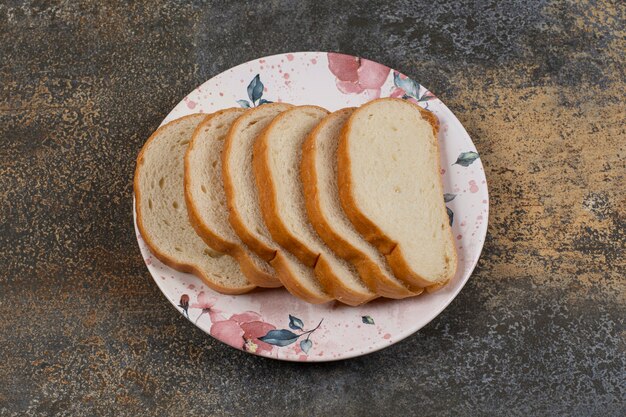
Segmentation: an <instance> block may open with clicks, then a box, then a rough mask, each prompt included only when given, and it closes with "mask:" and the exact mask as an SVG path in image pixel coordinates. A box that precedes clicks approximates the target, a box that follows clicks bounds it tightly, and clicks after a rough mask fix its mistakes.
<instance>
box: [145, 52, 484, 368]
mask: <svg viewBox="0 0 626 417" xmlns="http://www.w3.org/2000/svg"><path fill="white" fill-rule="evenodd" d="M255 87H256V88H255ZM377 97H400V98H404V99H406V100H410V101H413V102H416V103H418V104H419V105H421V106H422V107H424V108H426V109H428V110H430V111H432V112H433V113H435V114H436V115H437V117H438V118H439V120H440V123H441V126H440V133H439V144H440V148H441V175H442V178H443V184H444V191H445V196H444V197H443V198H444V199H445V201H446V206H447V208H448V215H449V217H450V220H451V222H452V230H453V233H454V239H455V242H456V245H457V250H458V254H459V266H458V270H457V274H456V276H455V277H454V278H453V279H452V280H451V282H450V283H449V284H448V285H447V286H446V287H444V288H443V289H441V290H439V291H437V292H434V293H432V294H425V295H421V296H418V297H414V298H409V299H405V300H381V299H379V300H375V301H373V302H370V303H368V304H365V305H363V306H360V307H349V306H345V305H342V304H340V303H328V304H326V305H311V304H308V303H305V302H303V301H301V300H299V299H297V298H296V297H294V296H292V295H290V294H289V293H288V292H287V291H286V290H284V289H274V290H261V291H258V292H254V293H252V294H246V295H239V296H229V295H222V294H219V293H216V292H214V291H212V290H210V289H209V288H207V287H206V286H205V285H204V284H203V283H202V281H201V280H200V279H198V278H196V277H195V276H193V275H190V274H185V273H181V272H178V271H175V270H173V269H171V268H169V267H168V266H166V265H164V264H162V263H161V262H159V260H157V259H156V258H155V257H154V256H153V255H152V254H151V253H150V251H149V249H148V248H147V246H146V244H145V243H144V241H143V240H142V238H141V236H140V234H139V232H138V230H137V223H136V220H135V232H136V234H137V240H138V242H139V247H140V248H141V253H142V254H143V257H144V260H145V263H146V265H147V267H148V270H149V271H150V274H152V277H153V278H154V281H155V282H156V284H157V285H158V287H159V288H160V289H161V291H162V292H163V294H164V295H165V297H167V299H168V300H169V301H170V302H171V303H172V304H173V305H174V306H175V307H176V309H178V311H179V312H180V313H181V314H183V315H184V316H185V317H186V318H188V319H189V320H190V321H191V322H192V323H194V324H195V325H196V326H198V327H199V328H200V329H202V330H203V331H205V332H206V333H208V334H210V335H211V336H213V337H214V338H216V339H218V340H221V341H222V342H224V343H226V344H228V345H230V346H233V347H235V348H237V349H240V350H243V351H246V352H249V353H253V354H256V355H260V356H264V357H268V358H274V359H280V360H288V361H305V362H320V361H332V360H339V359H347V358H352V357H355V356H359V355H364V354H367V353H371V352H374V351H376V350H379V349H383V348H385V347H387V346H390V345H392V344H394V343H396V342H398V341H400V340H402V339H404V338H406V337H408V336H410V335H411V334H413V333H415V332H416V331H418V330H419V329H421V328H422V327H424V326H425V325H426V324H427V323H428V322H430V321H431V320H432V319H434V318H435V317H436V316H437V315H438V314H439V313H441V311H442V310H443V309H444V308H446V306H447V305H448V304H450V302H451V301H452V300H453V299H454V298H455V297H456V295H457V294H458V293H459V291H461V289H462V288H463V286H464V285H465V283H466V282H467V280H468V278H469V277H470V275H471V273H472V270H473V269H474V267H475V266H476V262H477V261H478V257H479V256H480V252H481V250H482V247H483V242H484V240H485V234H486V232H487V219H488V211H489V197H488V193H487V183H486V179H485V173H484V170H483V166H482V164H481V161H480V157H479V155H478V153H477V152H476V148H475V147H474V144H473V143H472V140H471V139H470V137H469V135H468V134H467V132H466V131H465V129H464V128H463V126H462V125H461V123H460V122H459V121H458V120H457V118H456V117H455V116H454V114H452V112H451V111H450V110H449V109H448V108H447V107H446V106H445V105H444V104H443V103H442V102H441V100H439V99H438V98H437V97H436V96H435V95H434V94H432V93H431V92H430V91H428V90H427V89H426V88H424V87H423V86H421V85H420V84H418V83H417V82H415V81H413V80H412V79H410V78H408V77H406V76H405V75H403V74H401V73H399V72H397V71H394V70H392V69H390V68H389V67H386V66H384V65H381V64H378V63H376V62H373V61H370V60H366V59H360V58H356V57H353V56H349V55H342V54H335V53H326V52H298V53H288V54H281V55H273V56H268V57H265V58H260V59H256V60H254V61H250V62H246V63H245V64H241V65H239V66H236V67H234V68H231V69H229V70H227V71H224V72H223V73H221V74H219V75H217V76H216V77H213V78H211V79H210V80H209V81H207V82H205V83H204V84H202V85H201V86H199V87H198V88H196V89H195V90H194V91H193V92H191V93H190V94H189V95H188V96H187V97H185V98H184V99H183V100H182V101H181V102H180V103H178V105H177V106H176V107H175V108H174V109H173V110H172V111H171V112H170V114H168V115H167V117H166V118H165V119H164V120H163V124H164V123H167V122H169V121H171V120H174V119H177V118H179V117H182V116H185V115H187V114H191V113H198V112H201V113H211V112H214V111H217V110H220V109H224V108H228V107H237V106H241V107H255V106H257V105H262V103H264V102H265V101H274V102H280V101H283V102H288V103H292V104H315V105H318V106H321V107H324V108H326V109H328V110H330V111H333V110H338V109H340V108H343V107H349V106H359V105H361V104H363V103H365V102H367V101H370V100H372V99H375V98H377ZM271 330H277V331H274V332H272V333H270V335H271V336H272V337H271V338H264V341H261V340H260V339H259V338H260V337H263V336H266V335H267V334H268V333H269V332H270V331H271Z"/></svg>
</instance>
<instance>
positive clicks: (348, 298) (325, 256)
mask: <svg viewBox="0 0 626 417" xmlns="http://www.w3.org/2000/svg"><path fill="white" fill-rule="evenodd" d="M327 114H328V111H326V110H324V109H322V108H320V107H316V106H299V107H293V108H291V109H289V110H286V111H284V112H282V113H281V114H280V115H279V116H277V117H276V118H274V120H273V121H272V122H271V123H270V124H269V126H268V127H267V128H265V130H264V131H263V133H261V135H260V136H259V138H258V139H257V140H256V143H255V145H254V156H253V160H252V165H253V168H254V174H255V179H256V182H257V188H258V190H259V201H260V204H261V213H262V215H263V219H264V220H265V224H266V225H267V228H268V230H269V232H270V234H271V236H272V238H273V239H274V240H275V241H276V242H278V244H280V245H281V246H283V247H285V248H287V249H288V250H289V251H290V252H292V253H293V254H294V255H296V256H297V257H298V259H300V260H301V261H302V262H303V263H304V264H305V265H307V266H309V267H313V268H315V273H316V276H317V277H318V279H319V280H320V282H321V283H322V286H323V287H324V288H325V289H326V291H327V292H329V293H330V294H331V295H333V296H334V297H335V298H336V299H337V300H339V301H341V302H343V303H345V304H349V305H359V304H362V303H365V302H367V301H369V300H372V299H373V298H376V297H377V295H376V294H374V293H373V292H372V291H370V289H369V288H368V287H367V286H366V285H364V283H363V282H362V281H361V279H360V278H359V276H358V273H357V272H356V270H355V269H354V267H353V266H352V265H351V264H349V263H348V262H346V261H345V260H343V259H341V258H338V257H337V256H336V255H335V254H334V253H333V252H332V251H331V250H330V249H329V248H328V247H327V246H326V245H325V244H324V242H323V241H322V239H320V237H319V236H318V235H317V233H316V232H315V230H314V229H313V227H312V226H311V224H310V222H309V220H308V217H307V213H306V208H305V202H304V195H303V187H302V182H301V179H300V165H301V159H302V145H303V143H304V140H305V139H306V137H307V136H308V134H309V133H310V132H311V130H312V129H313V128H314V127H315V126H316V125H317V124H318V123H319V122H320V121H321V120H322V119H323V118H324V117H325V116H326V115H327Z"/></svg>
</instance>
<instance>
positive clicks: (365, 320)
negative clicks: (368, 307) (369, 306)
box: [361, 316, 375, 324]
mask: <svg viewBox="0 0 626 417" xmlns="http://www.w3.org/2000/svg"><path fill="white" fill-rule="evenodd" d="M361 320H363V323H365V324H375V323H374V319H373V318H371V317H370V316H362V317H361Z"/></svg>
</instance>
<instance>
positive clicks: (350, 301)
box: [314, 254, 379, 306]
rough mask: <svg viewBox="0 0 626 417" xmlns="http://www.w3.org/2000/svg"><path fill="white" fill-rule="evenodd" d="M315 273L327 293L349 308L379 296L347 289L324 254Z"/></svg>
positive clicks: (318, 261) (316, 266) (319, 259)
mask: <svg viewBox="0 0 626 417" xmlns="http://www.w3.org/2000/svg"><path fill="white" fill-rule="evenodd" d="M314 271H315V276H316V277H317V279H318V281H319V282H320V284H321V285H322V287H323V288H324V289H325V290H326V292H328V293H329V294H332V295H333V297H335V299H336V300H337V301H340V302H342V303H344V304H347V305H349V306H359V305H361V304H365V303H367V302H368V301H371V300H373V299H375V298H378V296H379V295H378V294H375V293H370V294H367V293H361V292H355V291H354V290H352V289H351V288H349V287H346V286H345V285H344V284H343V282H342V281H341V280H340V279H338V278H337V277H336V275H335V271H333V268H332V267H331V266H330V264H329V263H328V262H327V261H326V258H325V257H324V255H323V254H322V255H320V257H319V258H318V260H317V263H316V264H315V269H314Z"/></svg>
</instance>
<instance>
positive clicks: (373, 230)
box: [337, 98, 458, 292]
mask: <svg viewBox="0 0 626 417" xmlns="http://www.w3.org/2000/svg"><path fill="white" fill-rule="evenodd" d="M381 101H396V102H401V103H405V104H404V105H410V106H412V107H413V108H414V109H417V110H418V111H419V112H420V114H421V116H422V118H424V119H425V120H426V121H427V122H429V123H430V125H431V126H432V129H433V134H434V136H435V139H436V138H437V135H438V132H439V120H438V119H437V117H436V116H435V115H434V114H433V113H432V112H429V111H427V110H424V109H423V108H422V107H420V106H418V105H417V104H414V103H411V102H409V101H406V100H401V99H396V98H381V99H377V100H373V101H370V102H369V103H367V104H364V105H363V106H361V107H360V108H359V109H357V110H356V111H355V112H354V113H353V114H352V116H350V118H349V119H348V121H347V122H346V124H345V125H344V127H343V129H342V131H341V135H340V137H341V139H340V141H339V148H338V150H337V171H338V178H337V180H338V185H339V199H340V201H341V206H342V208H343V209H344V211H345V213H346V215H347V216H348V218H349V219H350V221H351V222H352V224H353V225H354V227H355V228H356V229H357V231H358V232H359V233H361V234H362V235H363V237H365V239H366V240H367V241H368V242H370V243H371V244H373V245H374V246H376V248H377V249H378V250H379V251H380V252H381V253H382V254H383V255H385V256H386V257H387V261H388V262H389V266H390V267H391V269H392V271H393V272H394V274H395V275H396V277H398V278H399V279H401V280H402V281H404V282H405V283H407V285H409V286H417V287H422V288H426V290H427V291H429V292H431V291H434V290H436V289H439V288H441V287H443V286H444V285H445V284H446V283H447V282H448V281H449V280H450V279H451V278H452V277H453V276H454V274H455V273H456V268H457V265H458V261H457V254H456V247H455V246H454V245H453V246H452V248H453V253H452V257H453V259H452V260H451V264H452V265H453V267H452V268H451V270H450V272H449V274H448V276H447V277H445V278H444V279H442V280H440V281H439V282H436V283H433V282H432V281H429V280H427V279H425V278H424V277H422V276H420V275H419V274H417V273H416V272H415V271H413V270H412V269H411V268H410V267H409V265H408V263H407V261H406V257H405V256H404V254H403V253H402V248H401V247H400V245H398V243H397V242H395V241H394V240H392V239H391V238H390V237H389V236H387V235H386V234H385V233H384V232H383V231H382V230H381V229H380V228H379V227H378V226H377V225H376V224H375V223H374V222H373V221H371V220H370V219H369V218H368V217H367V216H365V215H364V214H363V213H362V212H361V211H360V210H359V209H358V205H357V203H356V201H355V199H354V198H353V193H352V190H353V180H352V178H351V176H350V172H351V169H350V156H349V152H348V141H349V134H350V130H351V128H352V123H353V121H354V118H355V115H356V114H357V112H359V111H364V110H363V109H366V108H367V107H368V106H370V105H372V103H379V102H381ZM435 145H436V148H437V166H438V167H439V161H440V149H439V144H438V142H437V141H435ZM439 181H440V184H441V186H442V188H443V181H442V179H441V176H440V177H439ZM440 207H441V210H443V213H444V214H445V204H443V203H442V204H441V205H440ZM444 217H447V214H445V216H444ZM448 230H449V233H450V239H451V240H452V241H453V242H454V239H453V238H452V232H451V229H450V228H448Z"/></svg>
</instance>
